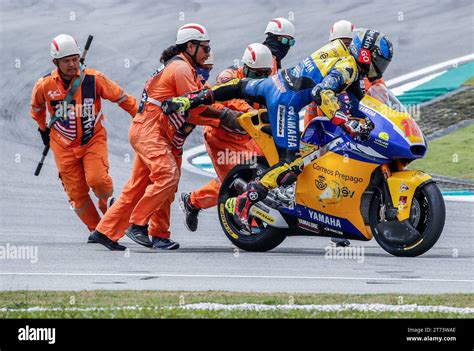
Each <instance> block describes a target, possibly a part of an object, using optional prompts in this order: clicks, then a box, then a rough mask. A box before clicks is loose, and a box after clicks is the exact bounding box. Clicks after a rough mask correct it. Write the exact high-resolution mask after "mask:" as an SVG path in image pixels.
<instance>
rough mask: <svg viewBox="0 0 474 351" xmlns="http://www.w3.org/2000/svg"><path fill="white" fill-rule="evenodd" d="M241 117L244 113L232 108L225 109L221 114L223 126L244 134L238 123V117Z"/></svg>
mask: <svg viewBox="0 0 474 351" xmlns="http://www.w3.org/2000/svg"><path fill="white" fill-rule="evenodd" d="M240 115H242V112H238V111H234V110H231V109H230V108H225V109H223V110H222V112H221V116H220V120H221V124H222V125H224V126H226V127H227V128H230V129H232V130H237V131H240V132H243V131H245V130H244V129H243V128H242V127H241V126H240V124H239V122H238V121H237V117H239V116H240Z"/></svg>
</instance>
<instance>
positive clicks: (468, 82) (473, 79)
mask: <svg viewBox="0 0 474 351" xmlns="http://www.w3.org/2000/svg"><path fill="white" fill-rule="evenodd" d="M462 85H469V86H474V77H471V78H469V79H468V80H466V81H465V82H464V83H463V84H462Z"/></svg>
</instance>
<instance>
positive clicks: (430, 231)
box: [370, 182, 446, 257]
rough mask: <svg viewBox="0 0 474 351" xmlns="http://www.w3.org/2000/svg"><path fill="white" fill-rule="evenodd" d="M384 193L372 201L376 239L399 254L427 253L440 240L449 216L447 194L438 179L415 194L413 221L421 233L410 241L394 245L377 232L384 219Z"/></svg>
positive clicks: (411, 214)
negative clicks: (381, 209) (445, 198)
mask: <svg viewBox="0 0 474 351" xmlns="http://www.w3.org/2000/svg"><path fill="white" fill-rule="evenodd" d="M380 208H381V201H380V194H377V193H376V195H374V197H373V199H372V202H371V205H370V226H371V228H372V232H373V233H374V237H375V240H376V241H377V242H378V243H379V245H380V246H381V247H382V249H384V250H385V251H387V252H388V253H390V254H392V255H394V256H398V257H416V256H419V255H422V254H424V253H425V252H427V251H428V250H429V249H431V248H432V247H433V245H434V244H436V242H437V241H438V239H439V237H440V235H441V233H442V231H443V228H444V222H445V218H446V208H445V205H444V199H443V195H441V192H440V191H439V188H438V186H437V185H436V183H434V182H431V183H428V184H425V185H422V186H421V187H419V188H418V189H417V190H416V192H415V196H414V198H413V203H412V208H411V211H410V222H411V224H412V225H413V226H414V227H415V228H416V229H417V230H418V232H419V233H420V235H419V236H418V237H417V238H415V239H414V240H412V241H411V242H409V243H404V244H403V245H394V244H393V243H389V242H387V241H386V240H385V239H384V238H383V237H382V236H381V235H377V232H376V231H375V226H376V225H377V224H378V223H380Z"/></svg>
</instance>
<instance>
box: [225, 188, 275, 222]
mask: <svg viewBox="0 0 474 351" xmlns="http://www.w3.org/2000/svg"><path fill="white" fill-rule="evenodd" d="M267 194H268V190H267V188H265V187H264V186H263V185H262V184H260V183H257V182H254V181H253V182H250V183H249V184H248V187H247V191H246V192H244V193H243V194H241V195H239V196H237V197H231V198H228V199H227V201H226V202H225V208H226V210H227V212H229V213H230V214H232V215H233V216H234V221H235V223H236V224H237V225H239V226H241V227H242V228H244V229H246V230H248V231H250V226H249V210H250V207H252V205H253V204H255V203H257V202H259V201H262V200H264V199H265V198H266V197H267Z"/></svg>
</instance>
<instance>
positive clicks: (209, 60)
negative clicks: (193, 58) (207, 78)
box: [204, 49, 214, 65]
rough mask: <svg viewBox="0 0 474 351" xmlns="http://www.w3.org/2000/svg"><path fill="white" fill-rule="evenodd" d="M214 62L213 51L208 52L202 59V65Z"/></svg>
mask: <svg viewBox="0 0 474 351" xmlns="http://www.w3.org/2000/svg"><path fill="white" fill-rule="evenodd" d="M213 64H214V51H212V49H211V51H210V52H209V57H208V58H207V60H206V61H204V65H213Z"/></svg>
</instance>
